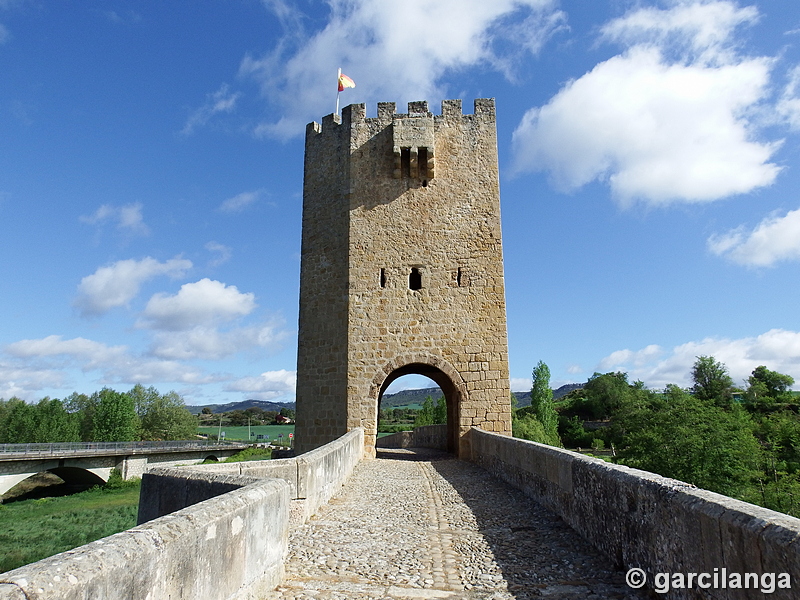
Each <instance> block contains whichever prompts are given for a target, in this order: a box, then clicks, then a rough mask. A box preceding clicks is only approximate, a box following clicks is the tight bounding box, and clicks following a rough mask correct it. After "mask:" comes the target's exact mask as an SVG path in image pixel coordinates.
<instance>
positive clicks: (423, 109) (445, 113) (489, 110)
mask: <svg viewBox="0 0 800 600" xmlns="http://www.w3.org/2000/svg"><path fill="white" fill-rule="evenodd" d="M407 111H408V112H405V113H398V112H397V103H395V102H378V116H377V117H367V109H366V105H365V104H350V105H348V106H345V107H344V108H343V109H342V114H341V116H339V115H337V114H333V113H331V114H329V115H325V116H324V117H323V118H322V123H318V122H316V121H314V122H311V123H309V124H308V125H307V126H306V137H308V136H310V135H319V134H323V133H329V132H331V131H337V132H338V131H339V128H340V127H341V126H342V125H345V126H347V125H349V126H351V127H352V126H354V125H360V124H368V123H388V122H391V121H393V120H398V119H409V118H411V119H413V118H421V117H422V118H424V117H428V118H433V119H434V120H436V121H439V120H442V119H455V118H464V117H467V118H475V117H479V118H486V117H490V118H492V119H494V117H495V104H494V98H476V99H475V101H474V103H473V112H472V113H471V114H470V113H467V114H464V113H463V110H462V106H461V100H460V99H459V100H442V106H441V112H440V113H439V114H434V113H432V112H430V110H429V108H428V101H427V100H417V101H414V102H409V103H408V108H407Z"/></svg>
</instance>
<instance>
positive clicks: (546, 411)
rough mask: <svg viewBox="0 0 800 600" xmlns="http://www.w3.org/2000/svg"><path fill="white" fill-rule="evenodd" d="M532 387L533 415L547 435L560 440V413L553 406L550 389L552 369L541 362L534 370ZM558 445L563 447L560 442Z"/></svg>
mask: <svg viewBox="0 0 800 600" xmlns="http://www.w3.org/2000/svg"><path fill="white" fill-rule="evenodd" d="M532 376H533V385H532V386H531V407H530V408H531V413H532V415H533V416H534V417H536V419H537V420H538V421H539V423H541V424H542V428H543V429H544V431H545V434H546V436H547V437H548V438H550V439H551V440H558V413H556V407H555V405H554V404H553V390H552V388H551V387H550V368H549V367H548V366H547V365H546V364H545V363H544V362H542V361H541V360H540V361H539V362H538V363H537V364H536V366H535V367H534V368H533V373H532ZM556 445H559V446H560V445H561V444H560V440H559V442H558V443H556Z"/></svg>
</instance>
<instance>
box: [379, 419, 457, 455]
mask: <svg viewBox="0 0 800 600" xmlns="http://www.w3.org/2000/svg"><path fill="white" fill-rule="evenodd" d="M376 447H377V448H433V449H435V450H445V451H446V450H447V425H424V426H422V427H417V428H415V429H414V430H413V431H398V432H397V433H393V434H392V435H387V436H384V437H382V438H378V441H377V443H376Z"/></svg>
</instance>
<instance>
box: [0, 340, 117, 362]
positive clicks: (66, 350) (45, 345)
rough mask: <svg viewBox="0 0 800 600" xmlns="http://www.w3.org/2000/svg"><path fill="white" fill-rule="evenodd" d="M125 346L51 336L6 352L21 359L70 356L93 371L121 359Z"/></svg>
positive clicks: (14, 346)
mask: <svg viewBox="0 0 800 600" xmlns="http://www.w3.org/2000/svg"><path fill="white" fill-rule="evenodd" d="M127 351H128V350H127V348H126V347H125V346H108V345H106V344H103V343H101V342H95V341H92V340H88V339H86V338H82V337H77V338H72V339H70V340H64V339H62V338H61V336H60V335H49V336H47V337H45V338H41V339H34V340H20V341H18V342H14V343H12V344H9V345H8V346H6V352H7V353H8V354H10V355H12V356H16V357H19V358H41V357H53V356H59V355H64V356H69V357H74V358H79V359H81V360H82V361H88V362H85V363H84V364H85V365H86V367H85V368H87V369H92V368H95V367H96V366H97V365H98V364H100V363H102V362H106V361H108V360H109V358H110V357H119V356H122V355H124V354H126V353H127Z"/></svg>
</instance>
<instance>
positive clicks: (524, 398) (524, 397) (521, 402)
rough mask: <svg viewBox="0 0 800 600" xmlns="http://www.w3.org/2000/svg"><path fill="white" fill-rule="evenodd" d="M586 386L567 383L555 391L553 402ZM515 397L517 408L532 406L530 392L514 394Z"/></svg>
mask: <svg viewBox="0 0 800 600" xmlns="http://www.w3.org/2000/svg"><path fill="white" fill-rule="evenodd" d="M584 385H586V384H584V383H567V384H565V385H562V386H561V387H560V388H557V389H555V390H553V400H558V399H559V398H561V397H563V396H566V395H567V394H569V393H570V392H571V391H572V390H579V389H581V388H582V387H583V386H584ZM514 396H516V398H517V408H524V407H526V406H530V405H531V393H530V392H514Z"/></svg>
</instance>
